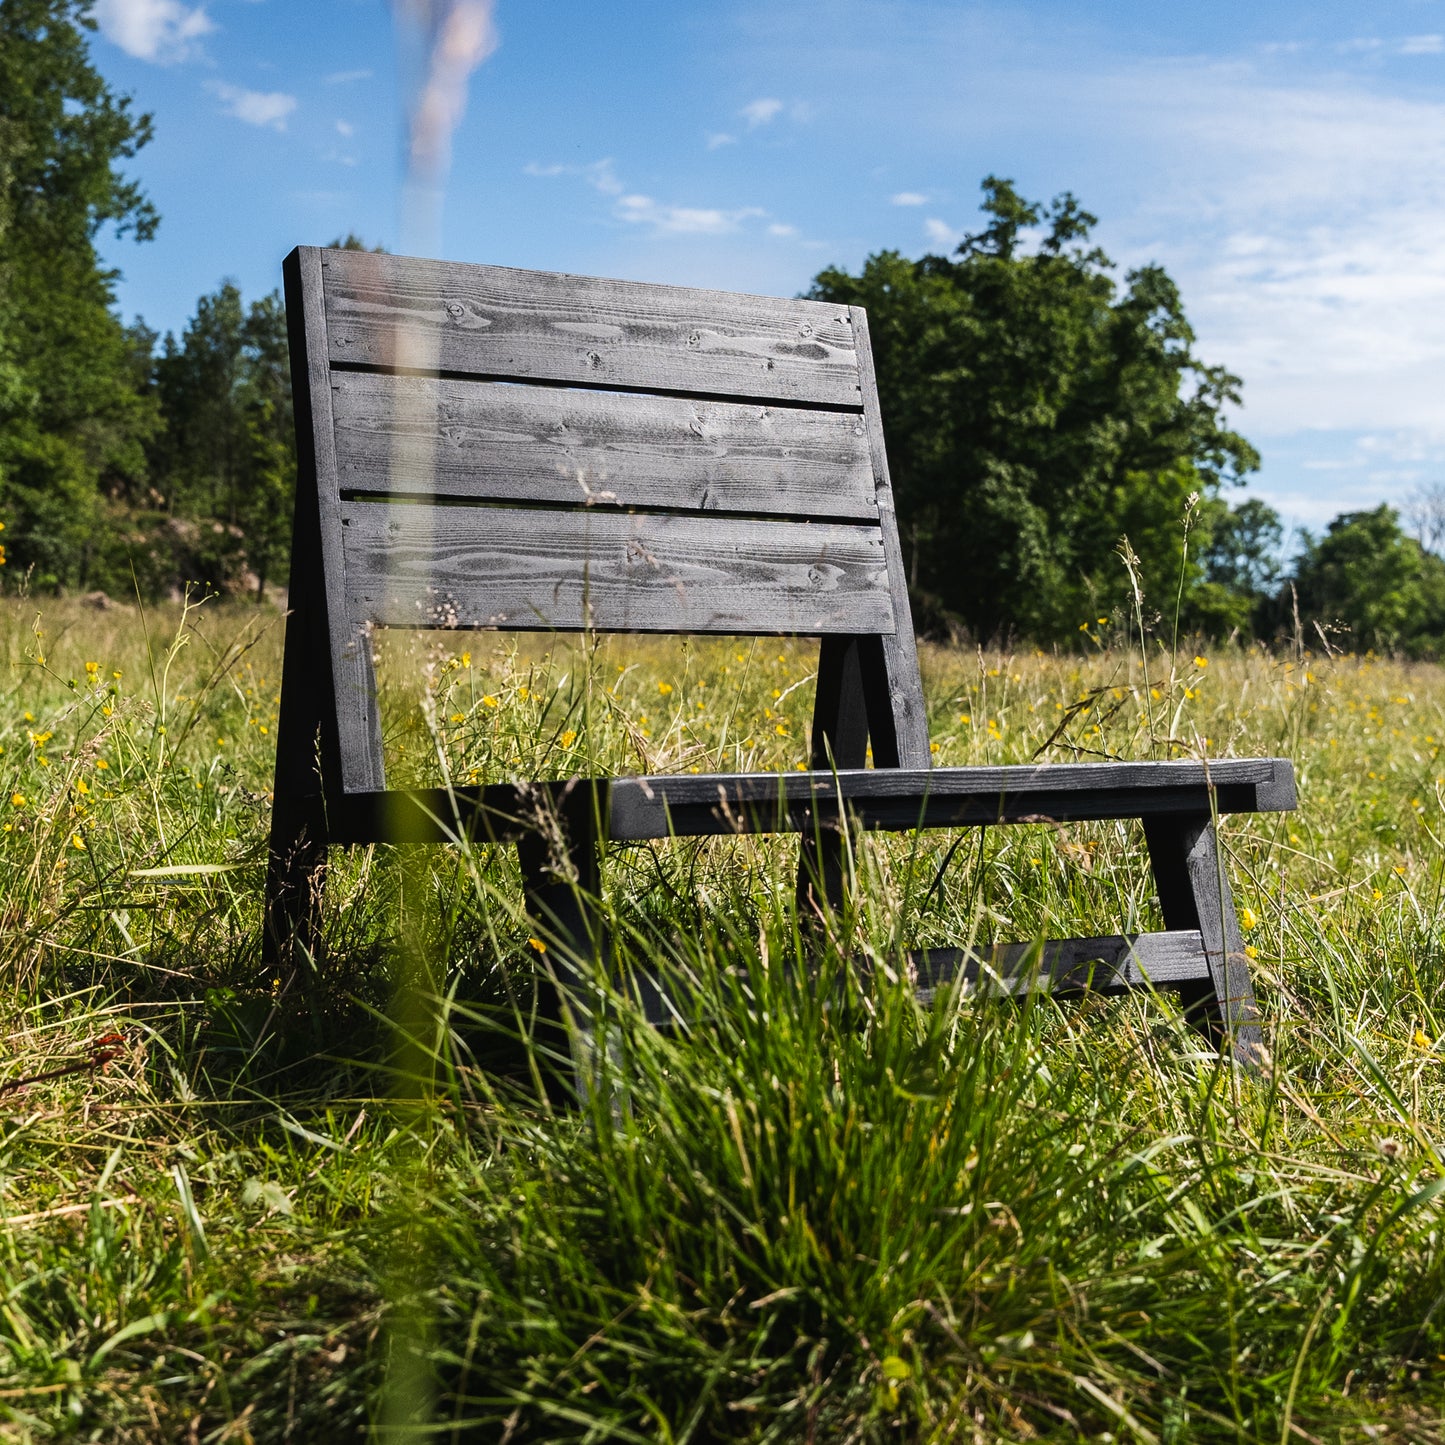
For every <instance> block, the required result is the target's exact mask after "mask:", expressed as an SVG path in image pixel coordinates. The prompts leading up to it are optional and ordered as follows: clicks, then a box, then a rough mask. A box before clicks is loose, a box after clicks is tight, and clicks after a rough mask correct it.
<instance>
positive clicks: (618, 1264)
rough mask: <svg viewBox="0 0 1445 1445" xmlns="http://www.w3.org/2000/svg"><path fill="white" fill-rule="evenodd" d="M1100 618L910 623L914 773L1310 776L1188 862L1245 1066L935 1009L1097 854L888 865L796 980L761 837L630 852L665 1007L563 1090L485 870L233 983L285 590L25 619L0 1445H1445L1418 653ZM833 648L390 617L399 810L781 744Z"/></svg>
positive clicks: (5, 630)
mask: <svg viewBox="0 0 1445 1445" xmlns="http://www.w3.org/2000/svg"><path fill="white" fill-rule="evenodd" d="M1113 630H1114V628H1113V626H1112V625H1111V624H1100V623H1095V622H1091V623H1090V624H1089V626H1088V628H1087V634H1088V638H1089V642H1090V645H1091V650H1090V651H1089V652H1087V653H1084V654H1080V655H1066V656H1059V655H1047V656H1045V655H1040V654H1036V653H1033V652H1026V653H1019V654H1017V655H1013V656H1004V655H995V654H970V653H963V652H957V651H947V650H938V649H925V654H924V659H923V661H924V669H925V679H926V685H927V691H928V696H929V699H930V708H931V713H932V717H931V728H932V735H933V737H934V739H935V740H936V743H937V757H938V761H940V762H941V763H945V764H950V763H972V762H1019V761H1026V760H1028V759H1029V758H1030V757H1032V756H1033V754H1034V753H1035V751H1036V750H1037V749H1039V748H1040V746H1041V745H1043V744H1044V743H1045V742H1046V741H1048V740H1049V739H1050V738H1051V736H1053V735H1054V734H1055V733H1056V730H1058V729H1059V728H1060V724H1062V725H1063V726H1062V730H1061V731H1059V732H1058V736H1057V737H1055V738H1054V741H1053V742H1052V743H1051V744H1050V746H1049V749H1048V752H1047V754H1046V755H1047V756H1051V757H1054V758H1059V759H1065V758H1073V757H1089V756H1094V755H1096V754H1114V755H1122V756H1163V755H1166V754H1173V755H1179V754H1180V753H1181V752H1184V751H1191V750H1192V751H1196V752H1198V751H1204V750H1207V752H1208V753H1209V754H1210V755H1213V756H1222V755H1224V754H1226V753H1236V754H1276V753H1282V754H1284V755H1287V756H1289V757H1291V758H1292V759H1293V760H1294V762H1295V765H1296V768H1297V771H1298V776H1299V782H1300V800H1301V807H1300V810H1299V812H1298V813H1296V814H1293V815H1287V816H1282V817H1261V818H1252V819H1229V820H1226V821H1225V823H1224V825H1223V828H1222V836H1223V839H1224V843H1225V846H1226V848H1227V851H1228V853H1229V857H1230V867H1231V872H1232V876H1233V879H1234V883H1235V888H1236V895H1237V901H1238V902H1239V904H1240V905H1241V908H1242V909H1244V910H1247V911H1246V912H1245V913H1244V921H1245V923H1246V924H1247V925H1248V927H1247V933H1246V936H1247V939H1248V942H1249V945H1250V947H1251V948H1252V949H1253V950H1254V951H1255V953H1256V955H1257V956H1256V958H1255V963H1254V967H1255V970H1256V981H1257V985H1258V987H1259V991H1260V995H1261V1001H1262V1005H1263V1007H1264V1009H1265V1013H1266V1017H1267V1037H1268V1039H1269V1043H1270V1046H1271V1064H1270V1067H1269V1068H1268V1069H1267V1070H1266V1071H1265V1072H1264V1073H1263V1074H1262V1075H1260V1076H1258V1077H1251V1076H1245V1075H1240V1074H1238V1073H1236V1072H1234V1071H1233V1070H1231V1069H1229V1068H1226V1067H1225V1066H1223V1065H1222V1064H1221V1063H1220V1061H1219V1060H1218V1059H1217V1058H1216V1057H1215V1056H1214V1055H1212V1054H1210V1053H1209V1052H1208V1051H1207V1050H1205V1049H1204V1048H1203V1047H1202V1046H1201V1043H1200V1041H1199V1039H1198V1037H1197V1036H1195V1035H1194V1034H1192V1033H1191V1032H1190V1031H1189V1030H1188V1029H1187V1028H1185V1027H1184V1026H1183V1025H1182V1024H1181V1021H1180V1020H1179V1018H1178V1016H1177V1012H1176V1011H1175V1010H1174V1009H1173V1007H1172V1005H1171V1003H1170V1000H1169V999H1168V997H1167V996H1165V997H1161V998H1149V997H1146V996H1142V995H1141V996H1135V997H1131V998H1129V999H1126V1000H1119V1001H1111V1002H1106V1001H1093V1002H1088V1003H1084V1004H1069V1005H1058V1004H1054V1003H1051V1002H1049V1001H1047V1000H1036V1001H1033V1002H1030V1003H1028V1004H1025V1005H1024V1006H1022V1007H1011V1006H1010V1007H1004V1006H1000V1005H996V1004H989V1003H983V1002H971V1001H969V1000H966V999H962V998H958V997H948V998H944V999H942V1000H939V1001H938V1002H937V1003H936V1004H935V1005H934V1006H932V1007H930V1008H920V1007H919V1006H918V1005H917V1003H916V1002H915V1000H914V998H913V996H912V993H911V991H910V990H909V988H908V985H907V980H906V978H904V977H902V972H903V970H902V965H901V948H902V947H903V946H904V945H908V944H927V943H942V942H955V943H956V942H959V941H962V940H965V939H968V938H973V939H976V940H991V939H994V938H999V939H1007V938H1020V939H1027V938H1030V937H1038V936H1044V935H1055V936H1058V935H1064V934H1086V933H1092V932H1097V933H1111V932H1117V931H1120V930H1122V929H1127V928H1132V927H1151V926H1158V919H1157V911H1156V910H1157V905H1156V904H1155V902H1154V900H1153V898H1152V895H1151V890H1150V888H1149V885H1148V882H1147V868H1146V867H1145V866H1144V861H1143V851H1142V840H1141V839H1140V837H1139V836H1138V833H1137V830H1136V829H1135V828H1134V827H1133V826H1132V825H1129V826H1125V825H1112V824H1111V825H1094V826H1089V827H1076V828H1070V829H1053V828H1047V827H1026V828H1024V827H1021V828H1011V829H993V830H988V832H987V834H986V835H982V836H980V835H968V836H966V837H965V838H964V840H963V842H962V843H961V844H959V846H958V847H957V848H956V849H955V850H954V851H953V852H952V854H951V856H950V855H949V849H950V847H951V845H952V844H953V843H954V842H955V841H956V838H955V837H950V836H949V835H946V834H940V835H937V836H927V837H924V838H919V839H909V838H906V837H904V838H870V839H867V840H864V842H863V843H862V844H861V845H860V846H859V848H858V850H857V859H856V866H857V869H858V878H859V883H858V889H857V898H858V904H857V907H856V909H855V910H854V911H853V912H851V913H850V914H849V916H847V917H846V918H843V919H840V920H836V921H835V922H836V927H835V928H834V930H833V932H832V933H831V934H830V937H829V939H828V941H827V944H826V946H825V947H824V948H823V949H822V951H821V955H820V953H819V950H818V948H817V946H816V945H815V944H809V945H808V946H807V947H805V946H804V941H803V939H802V938H801V936H800V932H799V927H798V920H797V918H796V916H795V913H794V911H793V904H792V897H793V888H792V875H791V869H792V868H793V867H794V866H795V859H796V851H795V850H796V844H795V843H791V842H789V841H788V840H770V839H752V840H741V841H735V840H727V841H725V842H719V841H706V840H704V841H698V842H689V843H681V842H678V843H671V844H665V845H656V846H652V847H634V848H627V849H617V850H615V852H613V853H612V854H611V855H610V856H609V859H608V866H607V896H606V899H605V906H606V908H607V911H608V913H609V916H610V917H611V919H612V920H613V924H614V926H615V929H616V932H617V937H618V940H619V943H618V954H619V960H618V961H619V967H622V968H626V967H628V966H629V965H630V964H637V965H639V966H640V965H642V964H646V966H647V967H648V968H649V969H651V970H654V971H658V972H661V973H662V974H664V975H665V976H667V977H668V978H669V979H670V981H671V982H672V984H673V992H674V993H675V995H676V996H677V998H678V999H679V1001H680V1002H679V1012H680V1017H679V1020H678V1026H677V1027H676V1028H674V1029H672V1030H671V1031H668V1032H665V1033H660V1032H658V1031H655V1030H652V1029H650V1028H648V1027H646V1026H645V1025H643V1024H641V1023H640V1022H639V1020H638V1019H637V1018H636V1016H635V1015H634V1013H633V1012H631V1011H630V1010H629V1008H628V1007H627V1006H626V1004H625V1001H624V1000H623V999H622V998H620V997H617V996H614V997H612V998H611V999H610V1000H608V1001H607V1007H608V1009H609V1025H608V1032H607V1047H606V1048H605V1049H602V1050H600V1051H599V1052H598V1053H597V1055H596V1057H595V1069H596V1085H597V1087H596V1088H595V1089H594V1090H593V1092H592V1094H591V1096H590V1100H589V1102H588V1104H587V1105H586V1106H585V1107H583V1108H581V1109H574V1110H570V1111H557V1110H554V1109H553V1108H552V1107H551V1106H550V1105H549V1104H548V1102H547V1099H546V1094H545V1091H543V1090H541V1089H540V1088H539V1087H538V1074H537V1071H536V1069H535V1068H534V1067H533V1066H534V1065H535V1064H536V1062H537V1051H536V1049H535V1048H533V1047H529V1044H528V1040H527V1038H526V1029H525V1018H526V1003H527V998H526V992H527V990H526V986H525V985H526V980H527V979H528V978H529V977H530V976H531V970H532V965H534V964H536V963H538V962H539V961H540V962H543V963H544V964H545V956H544V955H543V956H540V957H539V954H538V952H537V950H536V949H535V947H534V946H533V944H532V943H531V942H530V941H529V940H530V939H531V937H532V931H531V929H530V927H529V925H528V924H527V922H526V920H525V919H524V918H523V917H522V916H521V915H520V911H519V904H520V887H519V883H518V880H517V877H516V865H515V861H514V860H513V859H512V858H511V857H510V856H509V855H507V854H505V853H500V852H497V853H494V852H492V851H490V850H485V849H480V850H476V851H475V852H467V851H463V850H446V849H435V850H422V851H417V852H416V853H413V854H411V855H409V856H398V855H396V854H394V853H391V852H389V851H388V850H374V851H365V852H362V851H358V852H356V853H354V854H352V855H349V856H346V857H341V856H338V857H337V859H336V860H335V866H334V867H333V871H332V878H331V886H330V892H329V899H328V922H327V935H328V939H329V942H330V953H329V955H328V958H327V960H326V963H325V965H324V969H323V971H322V973H321V975H320V976H318V977H316V978H313V979H309V980H303V981H301V983H300V984H297V985H296V986H294V987H293V985H292V981H290V980H278V979H272V978H268V977H267V976H266V975H265V974H264V973H263V972H262V971H261V965H260V958H259V950H258V933H259V908H260V889H261V882H262V875H263V866H264V843H265V834H266V828H267V824H268V819H269V796H268V788H269V783H270V767H271V760H272V754H273V745H274V735H275V721H276V693H277V680H278V678H279V675H280V668H279V661H280V627H279V625H278V619H277V617H276V615H275V614H274V613H270V612H258V611H255V610H253V609H237V610H230V611H226V610H219V611H218V610H213V609H211V608H209V607H207V608H201V609H199V610H197V609H182V608H172V609H169V610H165V611H162V612H159V613H149V612H148V613H141V612H139V611H138V610H133V609H117V610H113V611H106V612H95V611H91V610H87V609H85V608H84V607H82V606H81V605H80V604H78V603H75V602H68V601H65V602H53V601H46V602H44V603H33V602H31V603H27V602H24V601H16V600H13V599H12V600H10V601H7V602H6V603H5V604H4V611H3V613H0V648H3V649H4V650H5V653H6V656H5V659H4V660H5V662H6V667H5V670H4V671H3V673H0V687H3V689H4V691H3V696H0V746H3V752H0V771H3V773H4V780H3V787H4V793H3V797H0V810H3V812H4V814H5V816H4V820H3V824H0V826H3V827H4V829H5V831H4V832H3V833H0V869H3V877H4V884H3V891H0V917H3V926H0V961H3V964H4V966H5V968H6V969H7V978H8V982H9V988H8V989H7V994H6V996H7V1000H8V1002H7V1005H6V1043H7V1048H6V1052H5V1054H4V1056H3V1060H0V1090H3V1092H0V1210H3V1214H4V1217H5V1218H6V1220H7V1227H6V1229H5V1231H4V1234H3V1257H0V1421H3V1422H4V1423H3V1424H0V1438H13V1439H16V1440H28V1439H36V1440H40V1439H47V1440H48V1439H77V1440H92V1439H93V1440H105V1441H141V1440H146V1441H149V1440H186V1439H193V1440H197V1441H207V1440H214V1441H221V1440H235V1441H243V1440H255V1441H272V1440H278V1441H279V1440H297V1441H304V1440H313V1439H318V1438H328V1439H338V1440H340V1439H352V1438H364V1437H366V1436H367V1435H368V1434H369V1433H371V1434H374V1435H376V1436H377V1438H382V1439H395V1440H402V1439H408V1440H423V1439H427V1440H430V1439H442V1440H448V1439H455V1440H511V1441H524V1440H533V1441H536V1440H544V1441H554V1440H579V1441H580V1440H587V1441H602V1440H618V1441H629V1440H631V1441H637V1440H649V1441H650V1440H663V1441H681V1440H694V1441H697V1440H710V1439H716V1438H736V1439H739V1440H758V1441H763V1440H793V1439H797V1440H818V1441H824V1440H826V1441H835V1440H859V1441H872V1440H880V1441H883V1440H886V1441H900V1440H937V1441H953V1440H1023V1439H1050V1440H1083V1439H1091V1440H1093V1439H1113V1440H1119V1441H1159V1442H1167V1441H1194V1440H1216V1439H1217V1440H1229V1441H1256V1440H1257V1441H1270V1442H1275V1441H1278V1442H1280V1445H1288V1442H1289V1441H1292V1440H1303V1441H1305V1442H1309V1441H1316V1440H1328V1441H1337V1440H1339V1441H1343V1440H1352V1441H1366V1440H1370V1439H1375V1440H1381V1439H1392V1440H1402V1439H1409V1440H1419V1441H1437V1440H1441V1439H1445V1426H1442V1423H1441V1418H1442V1417H1441V1401H1442V1395H1445V1391H1442V1381H1445V1262H1442V1251H1441V1230H1442V1214H1441V1211H1442V1208H1445V1167H1442V1159H1441V1151H1442V1148H1445V1139H1442V1132H1441V1121H1442V1117H1445V1111H1442V1104H1445V1077H1442V1075H1445V1042H1442V1041H1441V1034H1442V1032H1445V1019H1442V1018H1441V1016H1440V1015H1441V1012H1442V1009H1445V1004H1442V1002H1441V999H1442V988H1441V985H1442V981H1445V980H1442V975H1445V907H1442V892H1441V888H1442V866H1441V852H1440V831H1441V827H1442V812H1445V794H1442V787H1445V784H1442V782H1441V778H1442V776H1445V759H1441V758H1440V751H1441V747H1442V745H1445V673H1442V672H1441V671H1440V670H1439V669H1438V668H1435V667H1427V666H1407V665H1405V664H1400V663H1395V662H1391V661H1388V660H1383V659H1377V658H1369V657H1366V658H1355V657H1339V656H1336V657H1322V656H1309V655H1307V654H1305V653H1300V654H1298V655H1295V654H1285V655H1273V656H1272V655H1269V654H1267V653H1265V652H1262V651H1258V650H1255V651H1248V652H1220V653H1216V654H1211V655H1208V656H1205V655H1204V654H1202V653H1201V654H1199V655H1198V656H1196V655H1195V654H1194V653H1193V652H1192V651H1190V652H1188V653H1186V654H1185V655H1182V656H1180V657H1179V658H1177V659H1171V658H1170V657H1169V656H1168V655H1166V654H1165V653H1162V652H1160V651H1159V650H1157V649H1156V650H1154V651H1153V652H1151V653H1148V654H1141V653H1139V652H1138V651H1137V650H1131V649H1130V648H1128V647H1127V646H1126V645H1125V644H1123V643H1122V642H1119V641H1113V640H1111V639H1110V633H1111V632H1112V631H1113ZM466 647H469V648H470V650H469V651H467V650H464V649H465V648H466ZM811 667H812V653H811V650H810V649H809V648H807V647H805V646H803V645H794V644H792V643H782V644H779V643H777V642H775V641H766V640H762V641H756V642H754V641H746V640H745V641H742V642H735V641H731V640H725V641H721V642H716V643H707V644H697V643H693V644H691V645H687V646H684V645H681V644H672V643H667V644H663V643H649V642H638V641H636V640H631V641H629V640H625V639H617V640H613V641H612V642H610V643H603V644H600V645H598V646H596V647H585V648H584V647H572V648H566V647H563V648H558V649H557V650H556V651H555V652H549V651H548V650H547V648H546V646H545V644H544V643H542V642H539V641H536V640H532V641H526V640H523V641H521V642H520V643H516V644H514V643H513V642H511V641H508V640H506V639H497V638H491V637H487V636H485V635H481V634H474V635H471V636H470V637H463V638H457V637H445V636H443V637H440V638H438V636H437V635H420V634H419V635H415V636H399V637H398V636H392V637H388V638H387V639H386V641H385V647H384V656H383V667H382V677H383V692H384V704H385V716H386V733H387V747H388V753H389V757H390V758H391V760H392V766H393V776H394V777H395V778H397V779H408V780H414V781H419V782H420V781H436V780H438V779H439V778H444V777H448V776H450V777H453V778H456V779H459V780H473V779H475V780H484V779H485V780H492V779H499V778H505V777H510V776H542V775H550V776H566V775H569V774H571V773H573V772H578V771H584V772H585V771H591V770H596V771H599V772H620V771H636V770H639V769H648V770H658V771H677V770H686V769H688V768H693V767H696V768H699V769H704V770H706V769H711V768H714V767H718V766H723V767H728V768H777V769H786V768H791V767H795V766H797V765H798V764H799V763H800V762H801V761H802V759H803V758H804V756H805V748H806V736H807V722H808V715H809V710H810V706H811ZM1206 739H1207V740H1208V741H1207V743H1206V741H1205V740H1206ZM945 863H946V864H947V866H946V867H943V866H942V865H944V864H945ZM860 958H862V959H865V960H867V961H868V962H869V963H870V964H871V967H869V968H867V969H859V968H858V967H857V962H858V960H859V959H860ZM302 984H304V986H301V985H302ZM47 1075H48V1077H44V1076H47Z"/></svg>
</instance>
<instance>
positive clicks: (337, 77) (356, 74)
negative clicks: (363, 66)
mask: <svg viewBox="0 0 1445 1445" xmlns="http://www.w3.org/2000/svg"><path fill="white" fill-rule="evenodd" d="M373 74H374V72H373V71H370V70H333V71H332V72H331V74H330V75H328V76H326V77H325V82H326V84H327V85H350V84H352V82H353V81H357V80H370V79H371V77H372V75H373Z"/></svg>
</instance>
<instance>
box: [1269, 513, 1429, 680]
mask: <svg viewBox="0 0 1445 1445" xmlns="http://www.w3.org/2000/svg"><path fill="white" fill-rule="evenodd" d="M1293 581H1294V587H1295V591H1296V593H1297V595H1298V599H1299V610H1300V615H1301V617H1302V618H1303V619H1304V620H1305V621H1307V622H1317V623H1319V624H1320V626H1321V627H1330V628H1334V627H1343V628H1346V629H1348V631H1349V633H1350V636H1351V640H1352V642H1353V644H1354V646H1355V647H1357V648H1359V649H1360V650H1364V649H1367V648H1373V649H1375V650H1377V651H1397V650H1399V651H1406V652H1411V653H1416V654H1433V653H1436V652H1438V651H1439V648H1440V643H1441V637H1442V633H1445V562H1442V561H1441V560H1440V558H1438V557H1436V556H1434V555H1433V554H1432V553H1430V552H1426V551H1425V550H1424V549H1423V548H1422V547H1421V546H1420V544H1419V543H1418V542H1417V541H1416V540H1415V539H1414V538H1413V537H1407V536H1406V535H1405V534H1404V532H1403V531H1401V529H1400V518H1399V516H1398V514H1397V513H1396V512H1395V510H1394V508H1393V507H1389V506H1380V507H1376V508H1375V509H1374V511H1372V512H1345V513H1342V514H1341V515H1340V516H1338V517H1336V518H1335V520H1334V521H1333V522H1331V523H1330V524H1329V527H1328V528H1327V529H1326V531H1325V534H1324V536H1323V537H1319V538H1315V537H1311V536H1310V535H1309V534H1308V533H1306V534H1305V545H1304V550H1303V552H1302V553H1301V554H1300V557H1299V559H1298V560H1297V561H1296V563H1295V568H1294V578H1293Z"/></svg>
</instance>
